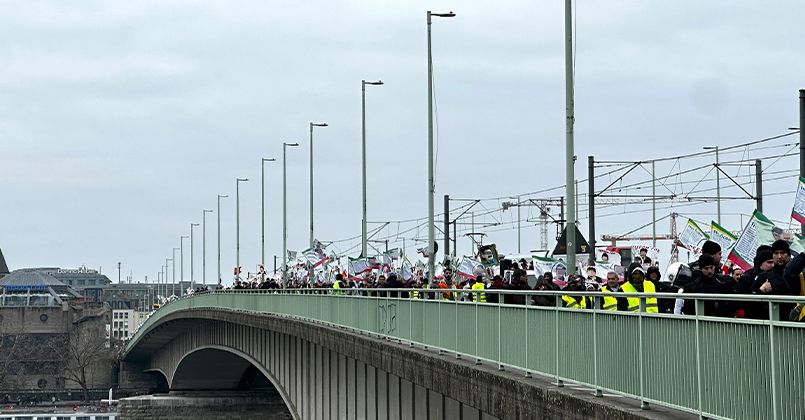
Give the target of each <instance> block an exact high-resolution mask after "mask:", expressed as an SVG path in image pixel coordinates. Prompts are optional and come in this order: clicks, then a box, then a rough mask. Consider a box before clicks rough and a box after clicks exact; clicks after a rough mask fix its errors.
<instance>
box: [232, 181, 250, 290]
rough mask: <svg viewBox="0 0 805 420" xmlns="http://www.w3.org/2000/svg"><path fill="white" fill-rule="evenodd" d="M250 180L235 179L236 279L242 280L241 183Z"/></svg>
mask: <svg viewBox="0 0 805 420" xmlns="http://www.w3.org/2000/svg"><path fill="white" fill-rule="evenodd" d="M248 180H249V178H236V179H235V280H240V183H241V182H246V181H248Z"/></svg>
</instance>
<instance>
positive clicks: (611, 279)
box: [600, 254, 629, 311]
mask: <svg viewBox="0 0 805 420" xmlns="http://www.w3.org/2000/svg"><path fill="white" fill-rule="evenodd" d="M605 255H606V254H605ZM601 291H602V292H604V293H607V295H604V297H602V298H600V299H601V309H603V310H605V311H625V310H626V309H627V308H628V307H629V306H628V302H627V301H626V298H623V297H619V296H617V294H618V293H621V285H620V279H619V278H618V273H616V272H614V271H610V272H608V273H607V284H605V285H604V286H603V287H601ZM610 295H611V296H610Z"/></svg>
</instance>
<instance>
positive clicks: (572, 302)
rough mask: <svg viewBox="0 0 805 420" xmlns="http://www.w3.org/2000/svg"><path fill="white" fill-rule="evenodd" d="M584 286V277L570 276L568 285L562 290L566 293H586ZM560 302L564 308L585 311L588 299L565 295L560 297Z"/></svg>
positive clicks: (587, 306)
mask: <svg viewBox="0 0 805 420" xmlns="http://www.w3.org/2000/svg"><path fill="white" fill-rule="evenodd" d="M586 290H587V289H586V287H585V285H584V277H581V276H575V275H571V276H569V277H568V283H567V285H566V286H565V288H564V291H566V292H584V291H586ZM562 302H563V303H564V306H565V307H566V308H571V309H587V308H589V307H590V306H591V305H588V299H587V298H585V297H584V296H581V295H572V294H566V295H562Z"/></svg>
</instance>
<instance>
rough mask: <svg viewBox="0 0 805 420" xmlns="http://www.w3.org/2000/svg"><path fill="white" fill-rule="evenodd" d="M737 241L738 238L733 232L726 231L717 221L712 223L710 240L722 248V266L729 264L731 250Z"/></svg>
mask: <svg viewBox="0 0 805 420" xmlns="http://www.w3.org/2000/svg"><path fill="white" fill-rule="evenodd" d="M737 239H738V237H737V236H735V235H733V234H732V232H730V231H728V230H727V229H724V228H723V227H721V225H719V224H718V223H716V222H715V221H710V240H711V241H713V242H715V243H717V244H719V245H720V246H721V264H725V263H726V262H727V257H729V255H730V250H731V249H732V246H733V245H735V241H736V240H737Z"/></svg>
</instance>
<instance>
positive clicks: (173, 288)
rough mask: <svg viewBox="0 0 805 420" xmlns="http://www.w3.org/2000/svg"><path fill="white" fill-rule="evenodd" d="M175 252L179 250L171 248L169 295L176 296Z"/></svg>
mask: <svg viewBox="0 0 805 420" xmlns="http://www.w3.org/2000/svg"><path fill="white" fill-rule="evenodd" d="M176 251H179V248H173V278H172V280H171V295H173V296H176Z"/></svg>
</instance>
